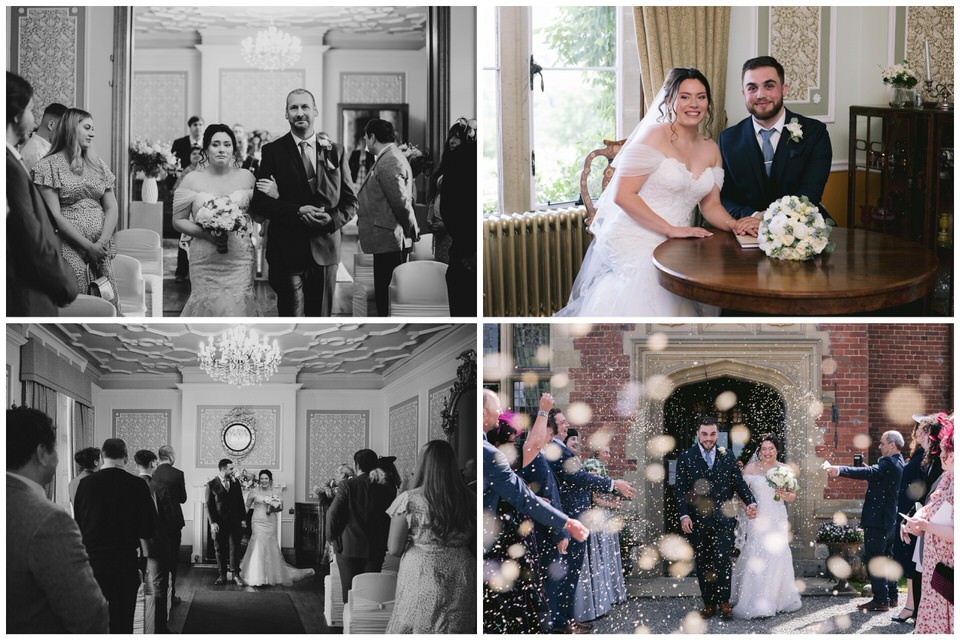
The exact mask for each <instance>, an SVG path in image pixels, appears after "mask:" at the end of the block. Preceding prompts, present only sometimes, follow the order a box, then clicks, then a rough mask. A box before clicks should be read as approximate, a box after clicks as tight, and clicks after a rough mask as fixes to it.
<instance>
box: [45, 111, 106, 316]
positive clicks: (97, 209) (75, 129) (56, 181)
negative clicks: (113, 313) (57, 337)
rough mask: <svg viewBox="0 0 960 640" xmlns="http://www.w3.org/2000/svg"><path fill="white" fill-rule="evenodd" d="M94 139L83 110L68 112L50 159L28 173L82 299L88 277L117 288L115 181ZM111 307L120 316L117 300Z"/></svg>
mask: <svg viewBox="0 0 960 640" xmlns="http://www.w3.org/2000/svg"><path fill="white" fill-rule="evenodd" d="M94 135H95V129H94V126H93V116H91V115H90V114H89V113H87V112H86V111H84V110H82V109H67V111H66V112H65V113H64V114H63V117H62V118H60V124H59V125H57V131H56V134H55V135H54V138H53V145H52V147H51V148H50V153H48V154H47V155H46V156H45V157H44V158H43V159H41V160H40V161H39V162H38V163H37V164H36V166H34V168H33V172H32V174H33V181H34V182H35V183H36V184H37V186H38V187H39V189H40V193H41V195H42V196H43V199H44V200H45V201H46V203H47V205H48V206H49V207H50V211H51V212H53V217H54V219H55V220H56V223H57V227H59V229H60V237H61V239H62V240H63V242H61V249H60V251H61V253H62V254H63V257H64V258H65V259H66V261H67V262H68V263H69V264H70V266H71V267H73V271H74V273H75V274H76V276H77V283H78V284H79V285H80V292H81V293H86V291H87V289H88V287H89V286H90V272H91V271H92V272H93V277H94V278H99V277H101V276H104V275H105V276H107V277H108V278H109V279H110V284H111V285H113V287H114V291H116V287H117V282H116V279H115V278H114V276H113V266H112V264H111V260H113V258H114V257H115V256H116V254H117V250H116V247H115V246H114V243H113V234H114V232H115V231H116V229H117V217H118V207H117V198H116V196H115V195H114V191H113V190H114V186H115V184H116V181H117V179H116V177H115V176H114V175H113V173H112V172H111V171H110V168H109V167H107V164H106V163H105V162H104V161H103V160H101V159H100V157H99V156H97V154H96V152H95V151H94V149H93V146H92V143H93V138H94ZM88 266H89V268H88ZM113 305H114V306H115V307H116V308H117V313H118V314H119V313H120V304H119V300H118V299H117V298H116V297H114V300H113Z"/></svg>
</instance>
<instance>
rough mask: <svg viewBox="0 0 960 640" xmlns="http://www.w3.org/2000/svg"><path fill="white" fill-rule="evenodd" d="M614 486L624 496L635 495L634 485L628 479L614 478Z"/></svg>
mask: <svg viewBox="0 0 960 640" xmlns="http://www.w3.org/2000/svg"><path fill="white" fill-rule="evenodd" d="M613 488H614V489H615V490H617V491H619V492H620V494H621V495H622V496H623V497H624V498H632V497H633V495H634V491H633V485H632V484H630V483H629V482H627V481H626V480H614V481H613Z"/></svg>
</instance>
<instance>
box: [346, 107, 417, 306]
mask: <svg viewBox="0 0 960 640" xmlns="http://www.w3.org/2000/svg"><path fill="white" fill-rule="evenodd" d="M363 132H364V134H365V135H366V141H367V149H369V150H370V151H371V152H372V153H373V155H374V157H375V158H376V161H375V162H374V163H373V167H371V168H370V171H368V172H367V176H366V178H365V179H364V181H363V183H362V184H361V185H360V186H359V188H358V189H357V198H358V199H359V204H358V207H357V230H358V231H359V234H360V248H361V249H363V252H364V253H372V254H373V288H374V298H375V299H376V302H377V313H378V314H379V315H381V316H386V315H389V306H390V305H389V291H390V280H391V278H392V277H393V270H394V269H396V268H397V267H398V266H400V265H401V264H403V263H404V261H405V260H406V256H407V252H406V251H405V250H404V249H405V248H406V247H411V246H413V244H412V243H413V242H416V240H417V239H419V237H420V228H419V227H418V226H417V214H416V213H415V212H414V209H413V170H412V169H411V168H410V163H409V162H407V159H406V157H404V155H403V153H401V152H400V149H398V148H397V145H396V137H397V136H396V133H395V132H394V130H393V125H392V124H391V123H389V122H387V121H386V120H380V119H379V118H373V119H371V120H369V121H368V122H367V124H366V126H364V128H363Z"/></svg>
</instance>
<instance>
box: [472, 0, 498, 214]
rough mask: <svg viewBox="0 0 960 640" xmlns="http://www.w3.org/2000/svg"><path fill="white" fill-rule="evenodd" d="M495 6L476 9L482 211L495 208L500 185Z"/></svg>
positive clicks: (488, 211) (496, 12) (496, 15)
mask: <svg viewBox="0 0 960 640" xmlns="http://www.w3.org/2000/svg"><path fill="white" fill-rule="evenodd" d="M498 14H499V9H498V8H497V7H491V6H489V5H481V6H480V7H479V8H478V18H477V24H478V29H479V31H478V33H479V34H480V37H479V41H480V46H479V49H480V53H479V55H480V64H481V65H482V68H483V72H482V73H481V75H480V95H481V96H483V98H482V99H481V100H480V109H481V111H480V131H481V134H480V135H481V136H482V144H483V161H482V163H481V165H480V171H481V175H482V179H481V187H482V189H483V212H484V213H491V212H494V211H496V210H497V202H498V201H499V198H500V196H499V194H500V190H501V186H500V51H499V48H498V47H497V42H499V40H500V30H499V23H500V21H499V20H498Z"/></svg>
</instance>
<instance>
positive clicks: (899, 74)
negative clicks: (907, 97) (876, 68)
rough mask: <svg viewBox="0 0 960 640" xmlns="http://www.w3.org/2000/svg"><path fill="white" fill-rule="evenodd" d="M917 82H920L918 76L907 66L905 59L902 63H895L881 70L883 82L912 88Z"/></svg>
mask: <svg viewBox="0 0 960 640" xmlns="http://www.w3.org/2000/svg"><path fill="white" fill-rule="evenodd" d="M918 82H920V76H918V75H917V73H916V72H915V71H914V70H913V69H911V68H910V67H908V66H907V61H906V60H904V61H903V64H895V65H893V66H891V67H887V68H885V69H884V70H883V84H891V85H893V86H895V87H904V88H906V89H913V88H914V87H915V86H916V85H917V83H918Z"/></svg>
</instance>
